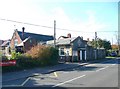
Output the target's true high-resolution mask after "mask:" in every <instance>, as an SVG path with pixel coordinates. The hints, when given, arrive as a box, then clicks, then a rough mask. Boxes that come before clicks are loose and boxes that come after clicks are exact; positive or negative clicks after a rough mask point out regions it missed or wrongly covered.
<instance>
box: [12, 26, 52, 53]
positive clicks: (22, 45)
mask: <svg viewBox="0 0 120 89" xmlns="http://www.w3.org/2000/svg"><path fill="white" fill-rule="evenodd" d="M49 40H53V36H49V35H42V34H35V33H29V32H25V28H24V27H23V28H22V31H18V30H17V29H16V30H15V31H14V33H13V36H12V39H11V42H10V47H11V49H12V50H14V49H16V51H17V52H18V51H20V52H26V51H28V50H30V49H31V47H33V46H35V45H37V44H45V43H46V41H49Z"/></svg>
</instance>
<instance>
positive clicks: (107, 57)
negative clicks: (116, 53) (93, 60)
mask: <svg viewBox="0 0 120 89" xmlns="http://www.w3.org/2000/svg"><path fill="white" fill-rule="evenodd" d="M106 58H117V57H111V56H107V57H106Z"/></svg>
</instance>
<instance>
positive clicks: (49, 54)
mask: <svg viewBox="0 0 120 89" xmlns="http://www.w3.org/2000/svg"><path fill="white" fill-rule="evenodd" d="M26 55H27V56H31V58H32V59H35V60H39V61H40V62H41V65H53V64H56V63H57V62H58V60H57V59H58V50H57V49H56V48H53V47H49V46H43V45H37V46H34V47H33V48H32V49H31V50H30V51H28V52H27V53H26Z"/></svg>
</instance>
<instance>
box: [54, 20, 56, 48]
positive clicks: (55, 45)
mask: <svg viewBox="0 0 120 89" xmlns="http://www.w3.org/2000/svg"><path fill="white" fill-rule="evenodd" d="M54 47H56V20H54Z"/></svg>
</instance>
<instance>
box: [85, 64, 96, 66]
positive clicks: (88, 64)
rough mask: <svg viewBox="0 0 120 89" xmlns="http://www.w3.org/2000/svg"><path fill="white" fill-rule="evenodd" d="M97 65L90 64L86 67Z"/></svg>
mask: <svg viewBox="0 0 120 89" xmlns="http://www.w3.org/2000/svg"><path fill="white" fill-rule="evenodd" d="M95 65H96V64H88V65H85V66H95Z"/></svg>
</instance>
